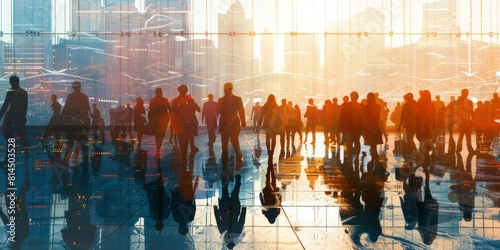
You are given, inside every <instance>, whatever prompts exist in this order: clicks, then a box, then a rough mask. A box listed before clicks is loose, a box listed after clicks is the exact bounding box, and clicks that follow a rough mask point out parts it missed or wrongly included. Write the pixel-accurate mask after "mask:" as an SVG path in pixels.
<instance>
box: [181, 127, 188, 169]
mask: <svg viewBox="0 0 500 250" xmlns="http://www.w3.org/2000/svg"><path fill="white" fill-rule="evenodd" d="M178 139H179V147H180V149H181V158H182V164H183V166H184V165H185V164H186V163H187V151H188V143H189V137H187V136H186V135H184V134H179V135H178Z"/></svg>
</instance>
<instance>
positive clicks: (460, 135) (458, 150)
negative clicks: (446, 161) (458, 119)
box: [456, 126, 465, 152]
mask: <svg viewBox="0 0 500 250" xmlns="http://www.w3.org/2000/svg"><path fill="white" fill-rule="evenodd" d="M459 130H460V133H459V134H458V142H457V150H456V151H457V152H460V151H462V141H463V140H464V135H465V129H464V127H463V126H460V127H459Z"/></svg>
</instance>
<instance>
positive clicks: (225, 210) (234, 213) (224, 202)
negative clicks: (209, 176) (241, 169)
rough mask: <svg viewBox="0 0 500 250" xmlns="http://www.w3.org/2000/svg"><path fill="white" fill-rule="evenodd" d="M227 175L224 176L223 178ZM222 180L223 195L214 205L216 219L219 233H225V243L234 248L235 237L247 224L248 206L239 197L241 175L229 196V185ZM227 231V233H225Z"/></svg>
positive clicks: (236, 177)
mask: <svg viewBox="0 0 500 250" xmlns="http://www.w3.org/2000/svg"><path fill="white" fill-rule="evenodd" d="M224 178H226V177H224V176H222V178H221V179H224ZM221 181H222V184H223V185H222V197H221V198H219V205H218V206H214V214H215V220H216V222H217V228H218V229H219V233H220V234H223V235H224V244H225V245H226V247H227V248H229V249H232V248H234V246H235V242H234V239H235V238H237V237H238V236H240V235H241V233H242V232H243V226H244V225H245V218H246V212H247V209H246V207H242V206H241V201H240V198H239V194H240V188H241V175H236V176H235V184H234V188H233V191H232V192H231V196H229V190H228V185H224V183H225V181H224V180H221ZM224 233H225V234H224Z"/></svg>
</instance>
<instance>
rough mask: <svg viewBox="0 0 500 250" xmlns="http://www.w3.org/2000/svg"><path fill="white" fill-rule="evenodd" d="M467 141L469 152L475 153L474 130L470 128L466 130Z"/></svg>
mask: <svg viewBox="0 0 500 250" xmlns="http://www.w3.org/2000/svg"><path fill="white" fill-rule="evenodd" d="M465 141H466V142H467V150H468V151H469V152H474V151H475V150H474V148H473V147H472V128H471V127H469V126H467V127H466V128H465Z"/></svg>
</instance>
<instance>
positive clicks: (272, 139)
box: [259, 94, 285, 166]
mask: <svg viewBox="0 0 500 250" xmlns="http://www.w3.org/2000/svg"><path fill="white" fill-rule="evenodd" d="M281 112H282V110H280V108H279V107H278V104H277V103H276V97H275V96H274V95H273V94H271V95H269V96H268V97H267V101H266V103H265V104H264V106H263V107H262V116H261V117H260V121H259V125H261V126H262V128H263V129H264V130H265V131H266V149H267V154H268V156H269V158H268V165H271V166H272V165H273V155H274V149H275V148H276V136H277V135H278V134H280V135H281V134H282V133H283V131H284V129H285V126H284V124H283V123H282V121H281V120H282V114H281Z"/></svg>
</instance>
